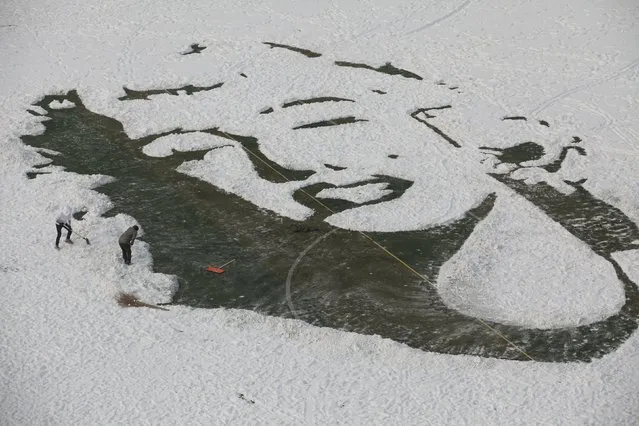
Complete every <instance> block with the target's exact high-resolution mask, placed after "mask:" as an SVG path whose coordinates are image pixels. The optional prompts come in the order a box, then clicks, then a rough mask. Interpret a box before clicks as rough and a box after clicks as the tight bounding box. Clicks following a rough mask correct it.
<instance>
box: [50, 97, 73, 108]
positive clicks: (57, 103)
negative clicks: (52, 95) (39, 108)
mask: <svg viewBox="0 0 639 426" xmlns="http://www.w3.org/2000/svg"><path fill="white" fill-rule="evenodd" d="M73 107H75V104H74V103H73V102H71V101H70V100H68V99H65V100H64V101H62V102H60V101H52V102H50V103H49V108H51V109H68V108H73Z"/></svg>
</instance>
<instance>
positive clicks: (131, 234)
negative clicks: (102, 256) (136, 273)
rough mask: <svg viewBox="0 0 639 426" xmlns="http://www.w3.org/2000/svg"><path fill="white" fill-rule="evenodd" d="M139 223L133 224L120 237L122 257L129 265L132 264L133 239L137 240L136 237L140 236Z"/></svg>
mask: <svg viewBox="0 0 639 426" xmlns="http://www.w3.org/2000/svg"><path fill="white" fill-rule="evenodd" d="M138 229H140V228H138V225H133V226H132V227H130V228H129V229H127V230H126V231H124V233H123V234H122V235H120V239H119V240H118V243H120V248H121V249H122V258H123V259H124V263H125V264H127V265H130V264H131V246H132V245H133V241H135V237H137V236H138Z"/></svg>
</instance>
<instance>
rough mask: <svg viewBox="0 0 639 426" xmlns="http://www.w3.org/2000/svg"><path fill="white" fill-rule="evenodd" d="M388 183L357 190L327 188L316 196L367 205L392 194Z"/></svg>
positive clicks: (373, 184)
mask: <svg viewBox="0 0 639 426" xmlns="http://www.w3.org/2000/svg"><path fill="white" fill-rule="evenodd" d="M387 186H388V184H386V183H369V184H366V185H361V186H357V187H355V188H326V189H322V190H321V191H320V192H318V193H317V194H316V195H315V196H316V197H317V198H340V199H343V200H347V201H351V202H353V203H365V202H367V201H372V200H376V199H378V198H381V197H383V196H384V195H388V194H390V193H392V191H390V190H387V189H386V187H387Z"/></svg>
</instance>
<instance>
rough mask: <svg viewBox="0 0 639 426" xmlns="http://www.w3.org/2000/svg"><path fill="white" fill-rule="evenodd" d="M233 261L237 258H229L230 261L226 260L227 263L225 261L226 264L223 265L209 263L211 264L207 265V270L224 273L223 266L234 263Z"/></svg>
mask: <svg viewBox="0 0 639 426" xmlns="http://www.w3.org/2000/svg"><path fill="white" fill-rule="evenodd" d="M232 262H235V259H233V260H229V261H228V262H226V263H225V264H224V265H222V266H211V265H209V266H207V267H206V270H207V271H208V272H215V273H216V274H222V273H224V269H222V268H223V267H224V266H226V265H228V264H229V263H232Z"/></svg>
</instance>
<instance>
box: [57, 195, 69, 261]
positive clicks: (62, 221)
mask: <svg viewBox="0 0 639 426" xmlns="http://www.w3.org/2000/svg"><path fill="white" fill-rule="evenodd" d="M72 216H73V209H72V208H71V206H68V205H67V206H64V207H62V209H61V210H60V212H59V213H58V217H57V218H56V220H55V229H56V231H57V232H58V235H57V237H56V239H55V248H56V249H58V250H60V237H61V236H62V228H64V229H66V230H67V239H66V240H64V242H65V243H69V244H73V241H71V233H72V232H73V229H72V228H71V217H72Z"/></svg>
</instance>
